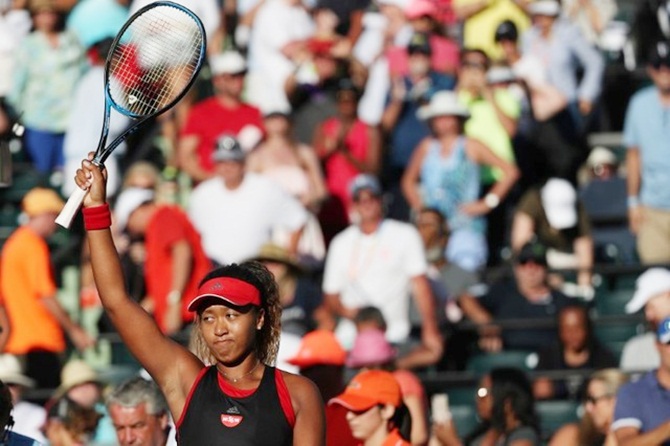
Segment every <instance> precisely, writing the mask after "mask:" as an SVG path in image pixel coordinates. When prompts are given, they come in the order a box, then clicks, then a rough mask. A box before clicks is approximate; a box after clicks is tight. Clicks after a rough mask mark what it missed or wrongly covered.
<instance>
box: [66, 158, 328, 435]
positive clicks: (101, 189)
mask: <svg viewBox="0 0 670 446" xmlns="http://www.w3.org/2000/svg"><path fill="white" fill-rule="evenodd" d="M240 150H241V149H240ZM77 184H78V185H79V187H81V188H84V189H87V191H88V193H87V196H86V197H85V199H84V206H85V209H86V210H85V211H84V212H85V214H86V222H87V224H88V228H89V229H88V240H89V245H90V251H91V255H92V256H91V260H92V266H93V273H94V275H95V279H96V285H97V287H98V290H99V291H100V298H101V300H102V303H103V306H104V307H105V310H106V311H107V312H108V313H109V316H110V319H111V320H112V322H113V323H114V326H115V327H116V328H117V330H119V333H120V335H121V337H122V339H124V341H125V342H126V344H127V346H128V348H129V350H130V352H131V353H132V354H133V355H134V356H135V357H136V358H137V359H138V361H139V362H140V364H141V365H142V366H143V367H144V368H145V369H146V370H147V372H148V373H149V374H150V375H151V376H152V378H153V379H154V381H155V382H156V383H157V384H158V385H159V387H161V391H162V392H163V394H164V395H165V396H166V399H167V401H168V406H169V407H170V412H171V414H172V417H173V419H175V420H178V421H177V429H178V432H179V439H180V441H181V442H182V443H184V444H224V443H231V444H257V445H261V444H267V445H270V444H271V445H296V446H297V445H310V446H311V445H315V446H322V445H323V444H324V436H325V435H324V423H323V419H324V412H323V407H322V405H321V404H320V402H319V395H318V391H317V390H316V388H315V387H314V385H313V383H311V382H310V381H309V380H307V379H305V378H303V377H300V376H296V375H293V374H290V373H286V372H282V371H280V370H277V369H275V368H274V367H272V366H270V364H273V363H274V361H275V359H276V354H277V349H278V344H279V334H280V320H279V317H280V313H281V308H280V306H279V305H280V304H279V298H278V295H277V285H276V282H275V281H274V278H273V276H272V273H270V272H269V271H268V270H267V269H266V268H265V267H264V266H262V265H261V264H259V263H257V262H245V263H241V264H231V265H227V266H224V267H221V268H217V269H215V270H213V271H212V272H210V273H209V274H207V275H206V276H205V277H204V278H203V280H202V282H201V284H200V287H199V289H198V295H197V296H196V297H195V298H194V299H193V300H192V301H191V302H190V304H189V306H188V308H189V310H190V311H193V312H195V313H196V314H197V318H196V326H195V329H194V333H193V352H195V353H193V352H192V351H191V350H189V349H187V348H186V347H184V346H181V345H180V344H178V343H176V342H174V341H172V340H170V339H169V338H167V337H166V336H165V335H163V334H162V333H161V332H160V330H159V329H158V326H157V325H156V323H155V322H154V320H153V319H152V318H151V317H150V316H149V315H148V314H147V313H146V312H145V311H144V310H143V309H142V308H141V307H140V306H139V305H137V304H136V303H135V302H133V301H132V300H130V299H129V298H128V296H127V294H126V292H125V288H124V280H123V275H122V272H121V265H120V263H119V260H118V257H116V255H115V253H116V248H115V247H114V242H113V239H112V236H111V231H110V229H109V226H110V221H109V217H110V216H109V210H108V205H107V203H106V197H105V178H104V176H103V174H102V171H101V170H100V168H99V167H98V166H95V165H94V164H93V163H91V162H90V160H84V161H83V162H82V169H80V170H79V171H78V172H77ZM234 215H235V213H234V212H233V213H227V214H226V216H227V217H229V219H231V220H232V219H234V218H233V217H231V216H234ZM93 217H97V218H93ZM222 230H225V229H222ZM235 235H237V236H238V237H239V236H240V234H239V233H238V232H235ZM258 426H263V428H262V429H258V428H257V427H258Z"/></svg>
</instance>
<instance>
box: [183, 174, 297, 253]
mask: <svg viewBox="0 0 670 446" xmlns="http://www.w3.org/2000/svg"><path fill="white" fill-rule="evenodd" d="M188 215H189V217H190V218H191V221H192V222H193V224H194V225H195V227H196V229H197V230H198V231H199V232H200V235H201V237H202V245H203V248H204V250H205V252H206V253H207V255H208V256H209V257H210V258H212V259H214V260H215V261H217V262H219V263H221V264H227V263H232V262H242V261H244V260H248V259H250V258H252V257H255V256H256V255H258V252H259V251H260V248H261V246H262V245H263V244H264V243H267V242H269V241H270V240H271V237H272V232H273V230H274V229H276V228H284V229H288V230H291V231H295V230H298V229H300V228H301V227H302V226H303V225H304V224H305V223H306V222H307V216H308V214H307V211H306V210H305V208H304V207H303V206H302V204H301V203H300V202H299V201H298V200H296V199H295V198H293V197H291V196H290V195H288V194H287V193H286V192H284V190H283V189H282V188H280V187H277V186H276V185H275V183H273V182H272V181H270V180H268V179H266V178H263V177H262V176H260V175H258V174H255V173H246V174H245V175H244V180H243V181H242V184H240V186H239V187H238V188H237V189H234V190H228V189H227V188H226V186H225V184H224V182H223V180H222V179H221V178H219V177H214V178H211V179H209V180H207V181H203V182H202V183H200V184H199V185H198V186H197V187H196V188H195V189H194V190H193V192H192V193H191V197H190V199H189V209H188Z"/></svg>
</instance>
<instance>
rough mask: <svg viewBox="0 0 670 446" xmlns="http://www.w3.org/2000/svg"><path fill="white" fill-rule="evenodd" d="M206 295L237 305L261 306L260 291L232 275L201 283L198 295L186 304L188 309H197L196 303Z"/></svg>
mask: <svg viewBox="0 0 670 446" xmlns="http://www.w3.org/2000/svg"><path fill="white" fill-rule="evenodd" d="M207 297H213V298H216V299H221V300H224V301H226V302H228V303H230V304H233V305H236V306H238V307H243V306H245V305H256V306H257V307H260V306H261V293H260V291H258V289H257V288H256V287H255V286H253V285H251V284H250V283H248V282H245V281H243V280H240V279H234V278H232V277H216V278H214V279H210V280H208V281H207V282H205V283H203V284H202V285H201V286H200V288H199V289H198V295H197V296H196V297H195V298H194V299H193V300H192V301H191V302H190V303H189V304H188V311H197V309H198V305H199V304H200V303H201V301H202V300H203V299H205V298H207Z"/></svg>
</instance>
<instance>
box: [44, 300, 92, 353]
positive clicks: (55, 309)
mask: <svg viewBox="0 0 670 446" xmlns="http://www.w3.org/2000/svg"><path fill="white" fill-rule="evenodd" d="M40 302H41V303H42V305H44V308H46V310H47V311H48V312H49V313H51V315H52V316H53V317H54V318H55V319H56V320H57V321H58V323H59V324H60V326H61V327H63V330H64V331H65V332H66V333H67V335H68V337H69V338H70V340H71V341H72V343H73V344H74V346H75V347H77V350H85V349H86V348H88V347H92V346H93V345H95V340H94V339H93V338H92V337H90V336H89V335H88V333H86V331H85V330H84V329H83V328H81V327H80V326H79V325H77V324H76V323H75V322H74V321H73V320H72V319H71V318H70V316H69V315H68V314H67V312H66V311H65V310H64V309H63V307H62V306H61V305H60V303H59V302H58V300H56V297H55V296H45V297H43V298H42V299H40Z"/></svg>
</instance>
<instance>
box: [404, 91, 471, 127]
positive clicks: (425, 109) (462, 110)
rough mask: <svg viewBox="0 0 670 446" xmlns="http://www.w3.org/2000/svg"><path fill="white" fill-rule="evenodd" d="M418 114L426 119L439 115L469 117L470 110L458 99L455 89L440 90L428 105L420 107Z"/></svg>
mask: <svg viewBox="0 0 670 446" xmlns="http://www.w3.org/2000/svg"><path fill="white" fill-rule="evenodd" d="M416 115H417V117H418V118H419V119H421V120H424V121H427V120H428V119H432V118H435V117H437V116H457V117H459V118H463V119H468V118H469V117H470V111H468V108H467V107H466V106H465V105H463V104H462V103H461V102H460V101H459V100H458V95H457V94H456V93H454V92H453V91H438V92H437V93H435V94H434V95H433V97H431V98H430V102H429V103H428V104H427V105H424V106H422V107H421V108H419V111H417V113H416Z"/></svg>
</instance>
